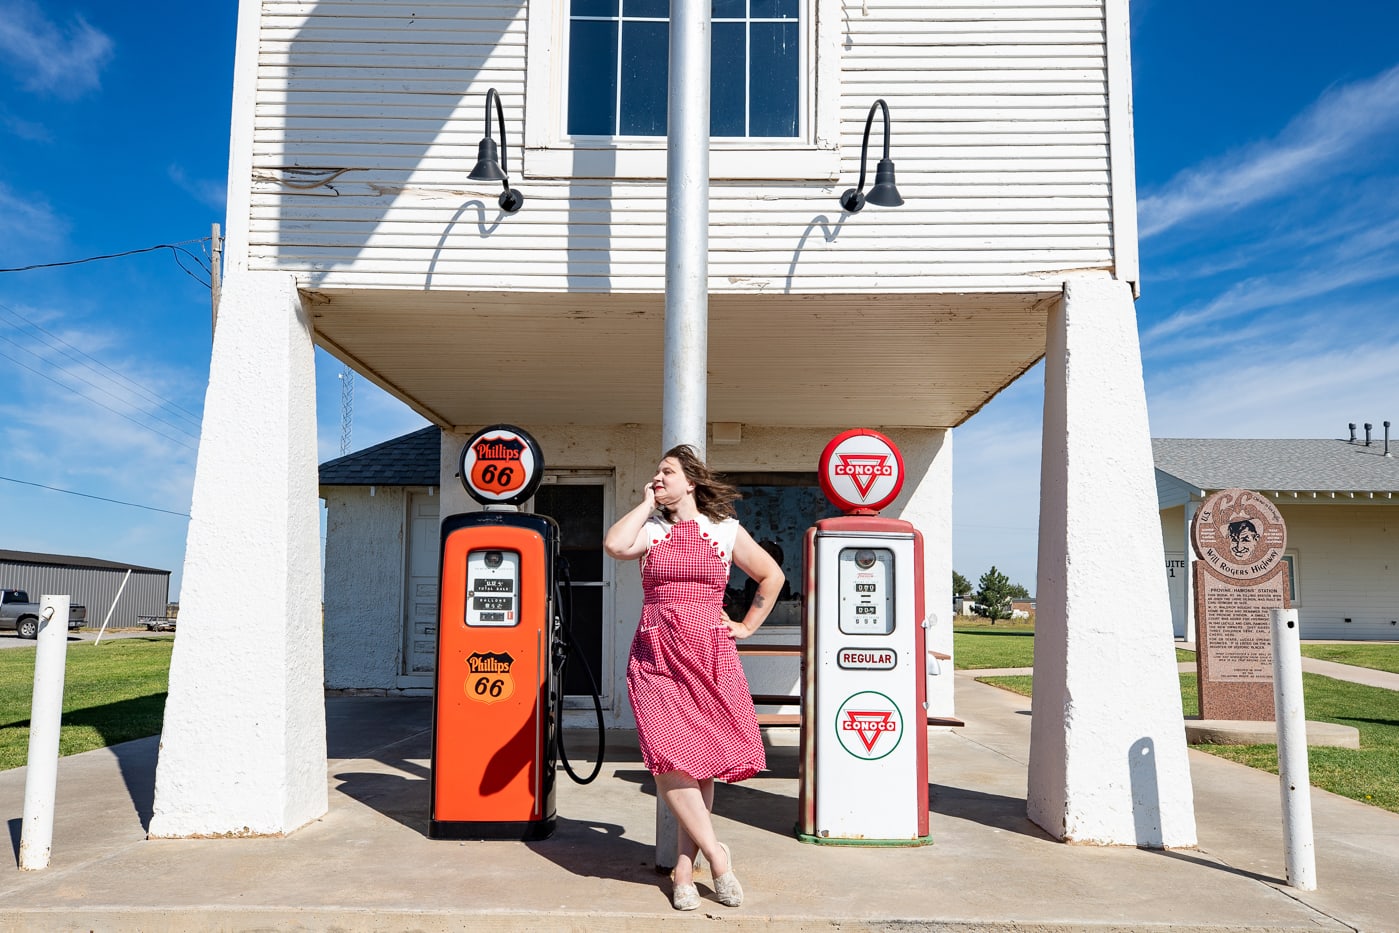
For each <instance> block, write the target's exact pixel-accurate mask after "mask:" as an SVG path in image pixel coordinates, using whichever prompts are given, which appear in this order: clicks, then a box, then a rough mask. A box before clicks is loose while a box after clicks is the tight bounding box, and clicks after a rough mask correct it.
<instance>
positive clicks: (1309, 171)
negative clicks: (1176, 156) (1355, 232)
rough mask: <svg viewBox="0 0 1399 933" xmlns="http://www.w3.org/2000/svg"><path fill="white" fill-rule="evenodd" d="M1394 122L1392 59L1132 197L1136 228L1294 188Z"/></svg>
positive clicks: (1398, 77) (1396, 80)
mask: <svg viewBox="0 0 1399 933" xmlns="http://www.w3.org/2000/svg"><path fill="white" fill-rule="evenodd" d="M1396 126H1399V65H1396V66H1394V67H1392V68H1390V69H1389V70H1387V71H1384V72H1382V73H1380V74H1379V75H1377V76H1375V77H1373V78H1370V79H1367V80H1364V81H1357V82H1354V83H1352V84H1348V85H1343V86H1340V87H1336V88H1332V89H1331V90H1329V91H1327V92H1326V93H1325V94H1323V95H1322V96H1321V97H1320V98H1319V99H1318V100H1317V101H1316V102H1315V103H1313V104H1312V105H1311V106H1310V107H1308V108H1307V109H1306V110H1304V111H1303V112H1302V113H1301V114H1299V115H1298V116H1297V117H1296V118H1295V119H1293V120H1292V122H1291V123H1289V124H1288V125H1287V126H1286V127H1285V128H1284V129H1283V130H1282V132H1281V133H1279V134H1278V135H1277V136H1276V137H1274V138H1273V139H1271V140H1268V141H1267V142H1263V143H1259V144H1256V145H1253V146H1250V147H1247V148H1245V149H1243V150H1241V151H1238V152H1235V153H1231V154H1229V155H1227V156H1223V157H1220V158H1218V159H1214V160H1211V161H1209V162H1207V163H1205V164H1203V165H1199V166H1196V167H1193V168H1190V169H1186V170H1185V171H1183V172H1180V173H1179V174H1177V175H1176V176H1175V177H1174V178H1172V179H1171V180H1170V181H1169V182H1167V183H1166V185H1165V186H1164V187H1162V188H1161V189H1160V190H1159V191H1156V192H1152V193H1148V194H1146V195H1145V196H1144V197H1142V198H1141V199H1140V200H1139V202H1138V210H1139V212H1140V215H1141V236H1142V238H1146V237H1151V236H1155V235H1157V234H1160V233H1163V232H1165V231H1167V230H1170V229H1171V228H1173V227H1176V226H1178V225H1180V224H1184V223H1188V222H1190V221H1192V220H1197V219H1199V218H1201V217H1205V216H1208V215H1211V214H1219V213H1225V212H1231V211H1236V210H1238V209H1240V208H1243V207H1247V206H1249V205H1252V204H1257V203H1260V202H1263V201H1267V200H1270V199H1272V198H1275V197H1277V196H1279V195H1281V194H1284V193H1287V192H1290V191H1293V190H1295V189H1297V188H1298V187H1300V186H1302V185H1304V184H1306V183H1308V182H1310V181H1311V180H1313V179H1315V178H1316V177H1317V176H1319V175H1322V174H1323V173H1325V172H1328V171H1334V170H1335V169H1337V167H1338V166H1339V165H1340V164H1341V162H1342V159H1343V157H1345V156H1347V155H1349V154H1352V153H1355V152H1356V151H1358V150H1359V149H1360V148H1361V147H1362V146H1363V145H1364V144H1365V143H1366V142H1368V141H1370V140H1373V139H1374V138H1375V137H1376V136H1379V135H1381V134H1384V133H1387V132H1389V131H1390V130H1392V129H1394V128H1395V127H1396Z"/></svg>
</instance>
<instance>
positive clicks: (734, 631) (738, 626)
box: [724, 614, 753, 640]
mask: <svg viewBox="0 0 1399 933" xmlns="http://www.w3.org/2000/svg"><path fill="white" fill-rule="evenodd" d="M724 625H725V626H726V627H727V628H728V630H729V637H730V638H732V639H735V640H739V639H743V638H747V637H748V636H749V635H752V634H753V630H752V629H750V628H749V627H748V626H746V625H744V624H743V623H742V622H735V621H734V620H733V619H730V618H729V617H728V615H727V614H725V616H724Z"/></svg>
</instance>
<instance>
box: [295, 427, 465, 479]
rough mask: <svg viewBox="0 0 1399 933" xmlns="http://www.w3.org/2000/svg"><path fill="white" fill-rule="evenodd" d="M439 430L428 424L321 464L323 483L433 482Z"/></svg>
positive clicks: (436, 472) (437, 463) (437, 466)
mask: <svg viewBox="0 0 1399 933" xmlns="http://www.w3.org/2000/svg"><path fill="white" fill-rule="evenodd" d="M441 460H442V431H441V429H439V428H437V427H434V426H431V425H429V426H428V427H426V428H423V429H422V430H420V431H414V432H413V433H412V434H404V435H403V436H402V437H395V438H394V439H393V440H389V441H384V442H383V443H382V444H375V445H374V446H373V447H366V448H365V449H364V450H358V451H355V452H354V453H352V454H346V455H345V456H343V457H337V458H336V459H334V460H327V461H326V462H325V463H322V464H321V471H320V481H321V485H322V486H436V485H438V484H439V483H440V482H441V481H442V480H441V477H442V471H441Z"/></svg>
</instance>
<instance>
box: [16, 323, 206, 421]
mask: <svg viewBox="0 0 1399 933" xmlns="http://www.w3.org/2000/svg"><path fill="white" fill-rule="evenodd" d="M0 311H4V312H5V313H7V314H8V315H10V316H11V317H12V318H15V319H16V320H18V321H19V322H20V325H21V326H22V327H28V328H30V329H31V330H35V331H38V332H39V333H41V334H43V335H44V337H41V338H39V340H40V342H41V343H44V344H46V345H47V346H48V347H49V349H52V350H55V351H58V352H60V353H62V352H70V353H73V354H76V355H77V356H80V357H82V359H84V360H87V361H89V364H90V365H88V364H84V365H86V366H87V368H88V369H91V370H93V371H94V372H97V373H98V374H99V375H105V374H110V375H109V376H107V378H110V379H112V380H114V381H116V382H119V383H124V384H125V386H127V387H130V389H131V391H133V392H135V393H136V394H137V395H138V396H141V397H142V398H144V399H145V400H146V401H148V402H153V403H155V404H156V405H158V406H159V407H162V408H168V409H170V410H171V412H172V413H174V414H175V415H176V416H177V417H183V418H185V419H187V420H188V421H189V422H190V423H191V424H193V425H194V426H195V428H196V429H197V428H198V427H199V426H200V418H199V415H197V414H195V413H194V412H192V411H190V410H189V409H187V408H183V407H181V406H180V405H178V404H176V403H174V402H172V401H169V400H168V399H165V398H162V397H161V396H159V395H157V394H155V393H154V392H152V391H150V390H148V389H146V388H145V387H144V386H142V385H141V384H140V383H138V382H136V381H135V380H133V379H131V378H130V377H128V376H127V375H125V374H124V373H121V372H118V371H117V370H115V369H113V368H112V367H110V366H108V365H107V364H106V363H103V362H102V361H101V360H99V359H97V358H95V357H93V356H91V355H89V354H87V353H84V352H83V351H82V350H80V349H79V348H77V347H75V346H73V345H72V344H71V343H69V342H68V341H66V340H64V339H63V338H62V337H60V336H58V335H57V334H55V333H53V332H51V331H48V330H45V329H44V328H43V327H41V326H40V325H38V324H36V323H34V322H33V321H31V320H29V319H28V318H26V317H25V316H24V315H22V314H20V313H19V312H18V311H16V310H15V309H14V308H11V307H10V306H9V305H7V304H5V303H4V302H0ZM45 338H47V339H45ZM83 381H84V382H87V384H88V385H91V386H93V388H95V389H98V390H99V391H100V390H102V387H101V386H96V385H93V383H91V382H89V381H88V380H86V379H84V380H83ZM154 417H156V418H157V420H159V421H164V422H165V423H166V424H169V425H170V426H171V427H173V428H176V429H177V430H180V431H183V432H185V433H186V434H190V436H194V433H193V432H191V431H190V430H189V429H188V428H187V427H182V426H180V425H176V424H172V423H171V422H169V421H166V420H165V419H164V418H160V417H159V416H154Z"/></svg>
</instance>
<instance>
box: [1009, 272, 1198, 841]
mask: <svg viewBox="0 0 1399 933" xmlns="http://www.w3.org/2000/svg"><path fill="white" fill-rule="evenodd" d="M1136 324H1137V322H1136V313H1135V309H1134V308H1133V305H1132V293H1131V291H1130V288H1129V286H1128V285H1127V284H1126V283H1124V282H1117V281H1114V280H1112V279H1110V278H1108V277H1107V276H1106V275H1103V276H1101V277H1099V276H1092V275H1084V276H1081V277H1075V278H1072V279H1070V280H1068V281H1067V282H1066V283H1065V286H1064V295H1063V299H1062V300H1061V301H1060V302H1059V303H1058V305H1057V306H1056V307H1055V308H1054V310H1053V311H1052V312H1051V314H1050V320H1049V328H1048V336H1047V341H1046V347H1045V393H1044V394H1045V399H1044V439H1043V455H1042V459H1041V467H1040V471H1041V472H1040V536H1039V581H1038V586H1037V587H1036V593H1035V596H1036V600H1037V602H1036V609H1037V621H1036V629H1035V686H1034V701H1033V708H1034V719H1033V721H1032V723H1031V731H1030V766H1029V789H1028V795H1027V798H1028V799H1027V809H1028V813H1029V816H1030V819H1032V820H1034V821H1035V822H1036V823H1038V824H1039V825H1040V826H1042V827H1044V829H1045V830H1047V831H1048V832H1050V833H1052V834H1053V835H1055V836H1058V837H1060V838H1062V839H1064V840H1065V841H1066V842H1079V843H1092V844H1100V845H1137V846H1150V847H1153V848H1159V847H1173V846H1192V845H1194V844H1195V811H1194V794H1193V792H1192V789H1191V783H1190V770H1189V767H1188V762H1187V759H1186V744H1185V724H1184V720H1183V718H1182V715H1181V705H1180V688H1179V681H1178V680H1177V674H1176V664H1175V654H1174V651H1173V641H1172V637H1171V608H1170V598H1169V595H1168V592H1167V589H1166V578H1165V575H1164V574H1163V573H1162V572H1161V523H1160V518H1159V515H1158V512H1157V508H1156V491H1155V485H1154V482H1153V473H1152V456H1151V435H1150V431H1149V430H1148V427H1147V415H1146V392H1145V388H1144V386H1143V383H1142V366H1141V350H1140V347H1139V344H1138V341H1137V326H1136Z"/></svg>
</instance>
